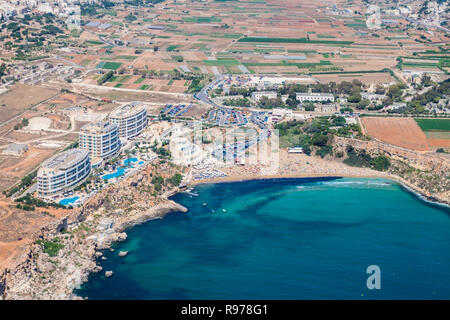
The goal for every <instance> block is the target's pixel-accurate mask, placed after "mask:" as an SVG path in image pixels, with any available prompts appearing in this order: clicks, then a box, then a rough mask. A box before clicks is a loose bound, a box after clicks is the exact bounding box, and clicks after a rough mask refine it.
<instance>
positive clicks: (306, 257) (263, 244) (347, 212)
mask: <svg viewBox="0 0 450 320" xmlns="http://www.w3.org/2000/svg"><path fill="white" fill-rule="evenodd" d="M195 192H197V193H198V194H199V196H198V197H192V196H190V195H188V194H186V193H180V194H177V195H175V196H174V197H172V199H173V200H175V201H176V202H179V203H181V204H182V205H184V206H186V207H187V208H188V209H189V211H188V212H187V213H174V214H170V215H168V216H166V217H165V218H164V219H158V220H153V221H149V222H147V223H145V224H142V225H140V226H136V227H134V228H132V229H129V230H127V234H128V238H127V241H125V242H122V243H118V244H116V245H115V249H116V250H115V251H114V252H110V251H109V250H107V251H105V252H104V255H105V256H106V257H107V258H108V260H107V261H103V260H99V261H98V263H99V264H100V265H101V266H102V267H103V270H113V271H114V276H113V277H111V278H105V276H104V273H103V272H101V273H97V274H93V275H91V276H90V278H89V282H87V283H85V284H84V285H83V286H82V288H81V290H77V292H76V293H77V294H79V295H80V296H82V297H89V298H90V299H450V272H449V270H450V211H449V209H447V208H441V207H438V206H435V205H430V204H428V203H426V202H424V201H422V200H420V199H418V198H417V197H416V196H415V195H413V194H411V193H409V192H407V191H405V190H404V189H403V188H402V187H401V186H399V185H398V184H397V183H395V182H393V181H390V180H384V179H348V178H345V179H331V178H330V179H288V180H261V181H248V182H239V183H222V184H209V185H202V186H198V187H196V188H195ZM203 203H206V205H203ZM222 209H226V212H223V210H222ZM213 210H214V213H212V211H213ZM121 250H123V251H129V252H130V253H129V255H127V256H126V257H118V254H117V253H118V252H119V251H121ZM370 265H378V266H379V267H380V269H381V290H369V289H368V288H367V286H366V281H367V277H368V274H367V273H366V270H367V267H368V266H370Z"/></svg>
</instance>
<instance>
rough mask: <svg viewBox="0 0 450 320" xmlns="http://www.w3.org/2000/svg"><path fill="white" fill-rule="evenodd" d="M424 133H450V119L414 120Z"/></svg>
mask: <svg viewBox="0 0 450 320" xmlns="http://www.w3.org/2000/svg"><path fill="white" fill-rule="evenodd" d="M414 120H416V122H417V124H418V125H419V127H420V129H422V130H423V131H425V132H427V131H431V132H433V131H450V119H414Z"/></svg>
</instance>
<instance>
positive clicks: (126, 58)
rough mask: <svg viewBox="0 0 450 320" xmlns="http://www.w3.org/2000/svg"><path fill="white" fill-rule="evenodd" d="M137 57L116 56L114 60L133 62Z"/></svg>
mask: <svg viewBox="0 0 450 320" xmlns="http://www.w3.org/2000/svg"><path fill="white" fill-rule="evenodd" d="M136 58H137V56H116V57H114V59H120V60H134V59H136Z"/></svg>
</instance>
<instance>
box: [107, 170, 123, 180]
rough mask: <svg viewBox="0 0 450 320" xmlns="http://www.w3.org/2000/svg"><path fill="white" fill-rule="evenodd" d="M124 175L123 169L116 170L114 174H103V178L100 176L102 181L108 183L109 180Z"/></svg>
mask: <svg viewBox="0 0 450 320" xmlns="http://www.w3.org/2000/svg"><path fill="white" fill-rule="evenodd" d="M124 174H125V168H118V169H117V170H116V171H115V172H113V173H109V174H105V175H104V176H102V179H103V180H107V181H108V180H109V179H112V178H117V177H120V176H123V175H124Z"/></svg>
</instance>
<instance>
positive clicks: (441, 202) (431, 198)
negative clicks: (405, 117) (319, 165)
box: [190, 172, 450, 209]
mask: <svg viewBox="0 0 450 320" xmlns="http://www.w3.org/2000/svg"><path fill="white" fill-rule="evenodd" d="M298 178H382V179H388V180H392V181H394V182H396V183H397V184H399V185H400V186H401V187H402V188H404V189H405V190H406V191H408V192H410V193H412V194H414V195H415V196H416V197H417V198H419V199H420V200H422V201H425V202H427V203H430V204H433V205H437V206H441V207H444V208H449V209H450V201H449V200H447V199H443V198H440V197H438V196H435V195H430V194H428V193H427V192H426V191H424V190H421V189H420V188H417V187H416V186H414V185H413V184H411V183H409V182H407V181H405V180H404V179H402V178H400V177H398V176H394V175H390V174H383V173H381V172H380V173H379V174H373V175H371V174H367V175H354V174H353V175H352V174H336V175H330V174H293V175H268V176H237V177H236V176H227V177H224V178H217V179H205V180H200V181H199V180H195V181H194V182H192V183H190V186H197V185H202V184H212V183H230V182H245V181H254V180H272V179H298Z"/></svg>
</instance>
